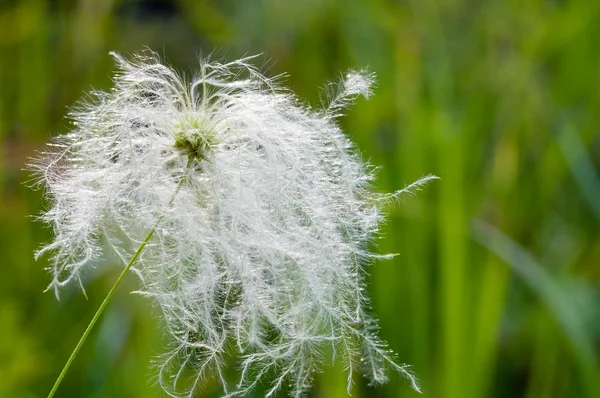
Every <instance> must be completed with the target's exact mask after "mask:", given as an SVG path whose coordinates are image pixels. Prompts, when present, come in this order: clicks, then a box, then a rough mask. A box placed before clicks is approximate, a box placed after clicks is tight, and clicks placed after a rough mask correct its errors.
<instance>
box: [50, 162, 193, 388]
mask: <svg viewBox="0 0 600 398" xmlns="http://www.w3.org/2000/svg"><path fill="white" fill-rule="evenodd" d="M191 163H192V159H191V158H190V159H189V160H188V163H187V166H186V168H185V170H188V168H189V166H190V164H191ZM184 180H185V175H184V176H183V178H182V179H181V181H180V182H179V184H178V185H177V188H176V189H175V192H174V193H173V196H172V197H171V200H169V204H168V205H171V204H172V203H173V200H175V196H177V194H178V193H179V190H180V189H181V186H182V185H183V182H184ZM162 219H163V216H160V217H159V218H158V219H157V220H156V223H155V224H154V226H153V227H152V229H151V230H150V232H148V234H147V235H146V237H145V238H144V240H143V242H142V243H141V244H140V247H138V249H137V250H136V251H135V253H134V255H133V257H131V260H129V263H128V264H127V266H126V267H125V268H124V269H123V272H121V275H119V277H118V278H117V280H116V281H115V283H114V284H113V286H112V287H111V289H110V291H109V292H108V294H107V295H106V297H105V298H104V301H102V304H100V307H99V308H98V310H97V311H96V313H95V314H94V317H93V318H92V320H91V321H90V323H89V324H88V326H87V328H86V329H85V332H83V335H81V338H80V339H79V342H78V343H77V345H76V346H75V348H74V349H73V352H72V353H71V356H70V357H69V359H68V360H67V363H66V364H65V366H64V367H63V369H62V371H61V372H60V374H59V375H58V378H57V379H56V382H54V386H53V387H52V390H50V393H49V394H48V398H52V397H53V396H54V394H55V393H56V390H57V389H58V386H60V383H61V382H62V380H63V379H64V377H65V375H66V374H67V371H68V370H69V368H70V367H71V364H72V363H73V361H74V360H75V357H76V356H77V353H78V352H79V350H80V349H81V347H82V346H83V343H85V340H86V339H87V337H88V336H89V334H90V332H91V331H92V329H93V328H94V325H95V324H96V322H97V321H98V319H99V318H100V316H101V315H102V313H103V312H104V310H105V309H106V306H107V305H108V302H109V301H110V299H111V298H112V296H113V295H114V294H115V291H116V290H117V287H119V285H120V284H121V281H122V280H123V278H124V277H125V274H127V271H129V269H130V268H131V266H132V265H133V264H134V263H135V261H136V260H137V259H138V257H139V256H140V254H142V250H144V248H145V247H146V245H147V244H148V242H149V241H150V238H152V235H154V231H156V227H157V226H158V224H159V223H160V222H161V221H162Z"/></svg>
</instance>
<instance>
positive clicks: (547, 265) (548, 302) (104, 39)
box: [0, 0, 600, 398]
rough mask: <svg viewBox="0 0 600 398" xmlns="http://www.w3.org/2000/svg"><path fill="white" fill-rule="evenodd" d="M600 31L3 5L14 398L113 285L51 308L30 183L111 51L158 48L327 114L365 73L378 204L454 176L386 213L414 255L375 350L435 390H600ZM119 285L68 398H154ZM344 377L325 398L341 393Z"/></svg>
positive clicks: (62, 356)
mask: <svg viewBox="0 0 600 398" xmlns="http://www.w3.org/2000/svg"><path fill="white" fill-rule="evenodd" d="M599 16H600V3H599V2H594V1H588V0H572V1H569V2H561V1H557V0H554V1H552V0H546V1H543V0H538V1H533V0H531V1H492V2H485V1H476V2H467V1H456V0H437V1H433V0H428V1H417V0H415V1H392V0H387V1H383V0H374V1H369V2H367V1H358V0H351V1H341V0H325V1H317V0H299V1H276V0H269V1H258V0H251V1H243V2H233V1H231V0H227V1H194V0H181V1H179V2H172V1H148V2H138V1H131V0H95V1H90V0H78V1H75V0H74V1H65V0H57V1H54V2H48V1H46V0H22V1H17V0H13V1H6V2H2V5H0V145H1V146H2V152H1V153H0V200H1V203H2V204H3V206H1V207H0V226H1V228H0V251H1V253H2V255H3V257H2V260H3V261H2V267H1V270H2V271H0V273H1V275H0V325H2V326H1V327H0V397H5V396H6V397H36V396H45V394H47V392H48V390H49V389H50V387H51V385H52V383H53V381H54V379H55V377H56V375H57V373H58V372H59V371H60V369H61V367H62V365H63V364H64V362H65V360H66V358H67V356H68V355H69V353H70V351H71V349H72V348H73V346H74V344H75V343H76V341H77V339H78V338H79V336H80V335H81V333H82V331H83V330H84V329H85V326H86V324H87V322H88V321H89V319H90V318H91V316H92V314H93V313H94V311H95V310H96V308H97V307H98V306H99V304H100V302H101V301H102V298H103V297H104V295H105V294H106V292H107V291H108V289H109V288H110V286H111V285H112V283H113V282H114V280H115V279H116V277H117V275H118V271H119V270H118V268H117V267H114V268H113V269H112V271H109V272H104V273H99V272H98V273H92V274H90V275H88V283H87V286H89V287H88V289H87V294H88V297H89V299H88V300H85V298H84V297H83V295H81V294H80V293H79V292H78V291H77V290H76V289H73V290H72V291H68V292H65V294H64V296H63V297H61V301H60V302H57V301H56V300H55V299H54V297H53V296H51V295H48V294H46V295H44V294H41V292H42V290H43V289H44V288H45V286H46V285H47V283H48V282H49V277H48V275H46V274H44V272H43V271H42V268H43V267H44V266H45V264H43V263H41V262H40V263H35V262H34V261H33V258H32V253H33V251H34V249H36V248H37V247H38V246H39V244H40V242H43V241H47V240H48V239H49V236H50V232H49V231H47V230H44V229H43V226H42V225H41V224H39V223H36V224H33V223H32V220H31V218H28V217H27V215H29V214H36V213H37V212H39V210H40V209H41V208H42V206H43V204H42V203H41V194H40V193H39V192H29V191H28V189H27V188H26V187H25V186H23V185H22V183H23V182H25V181H27V180H28V176H27V175H26V174H25V173H24V172H22V171H21V170H22V169H23V168H24V164H25V163H26V162H27V157H28V156H32V155H33V153H34V151H35V150H37V149H40V148H41V147H42V144H43V143H45V142H46V141H47V139H48V135H49V134H56V133H60V132H65V131H67V130H68V129H69V126H68V125H67V123H65V122H64V121H63V116H64V114H65V113H66V111H67V106H70V105H71V104H73V102H74V101H75V100H76V99H77V98H79V97H80V95H81V93H82V92H83V91H87V90H89V89H90V85H91V86H93V87H95V88H99V89H106V88H107V87H109V85H110V81H109V76H110V71H111V70H113V69H114V66H113V65H112V59H111V57H109V56H108V52H109V51H111V50H114V51H117V52H121V53H127V52H139V50H140V49H142V48H143V46H146V45H147V46H149V47H151V48H153V49H155V50H158V51H159V52H162V53H163V54H164V55H165V56H166V57H167V58H168V59H169V61H170V62H171V63H172V64H173V65H174V66H177V67H179V68H180V69H182V70H183V71H186V72H187V71H189V69H186V68H188V65H194V64H196V63H197V54H199V53H210V52H212V51H213V49H215V48H216V49H217V51H216V56H217V57H223V58H225V59H234V58H238V57H240V56H242V55H244V54H255V53H260V52H264V53H265V58H266V59H267V60H270V62H269V64H270V65H271V66H270V70H269V71H268V74H269V75H276V74H278V73H282V72H288V73H289V77H286V78H285V79H284V82H283V83H284V84H285V85H287V86H290V87H292V88H293V89H294V91H295V92H296V93H298V95H300V96H301V97H302V98H305V99H306V100H307V101H308V102H310V103H313V104H317V103H318V101H319V96H320V95H322V94H323V93H320V92H315V91H314V90H313V87H315V85H319V84H320V85H323V84H325V83H326V82H327V81H330V80H332V78H334V77H335V75H336V74H337V73H339V72H338V71H340V70H346V69H348V68H350V67H363V66H368V67H369V68H370V70H371V71H373V72H375V73H376V74H377V80H378V87H377V88H376V89H375V95H374V96H373V97H372V98H371V99H369V101H362V100H361V101H359V103H358V105H357V106H356V107H355V108H354V109H352V110H351V111H350V112H349V115H348V117H347V118H345V119H344V121H343V123H344V124H345V126H344V127H345V129H346V130H347V131H349V132H350V134H351V135H352V139H353V140H354V141H355V142H357V143H358V145H359V147H360V149H361V151H362V153H363V155H364V156H365V158H369V159H370V160H371V161H372V163H374V164H376V165H380V166H382V169H381V171H380V173H379V186H380V189H381V190H382V191H384V192H390V191H393V190H397V189H400V188H401V187H403V186H404V185H405V183H407V182H410V181H414V180H416V179H417V178H419V177H421V176H423V175H426V174H429V173H432V174H436V175H438V176H440V177H441V181H439V182H437V183H435V184H432V185H431V186H430V187H429V188H428V189H427V190H425V191H424V192H422V193H420V194H419V195H418V197H417V198H408V199H406V200H405V201H404V203H402V204H400V205H397V206H394V207H393V208H392V209H391V211H392V217H391V219H390V220H389V222H388V224H387V227H386V231H385V232H386V233H385V235H384V237H383V239H382V240H381V241H380V242H379V245H380V248H381V251H382V252H384V253H387V252H394V253H400V256H397V257H396V258H395V260H393V262H392V261H390V262H384V263H381V264H377V265H376V266H375V267H373V268H372V269H371V270H370V271H371V273H372V278H371V279H370V285H369V287H370V289H371V293H370V295H371V297H373V311H374V313H375V314H376V315H377V317H378V318H380V320H381V327H382V328H381V336H382V337H383V338H385V339H386V340H388V342H389V343H390V346H391V347H392V348H393V349H394V350H395V351H396V352H397V353H398V357H399V359H400V360H401V361H402V362H406V363H410V364H413V365H414V371H415V373H416V374H417V375H418V376H420V378H421V385H422V387H423V390H424V394H423V396H427V397H444V398H454V397H457V398H458V397H460V398H477V397H521V396H522V397H530V398H534V397H535V398H538V397H589V398H592V397H596V396H598V395H597V394H598V391H600V378H598V377H597V371H598V368H599V352H600V349H599V341H600V321H599V319H600V316H599V315H600V314H598V308H600V305H599V304H600V295H599V292H600V289H599V284H600V271H599V270H600V268H599V267H598V264H599V263H600V228H599V225H600V210H599V209H600V207H599V203H600V202H599V201H600V177H599V172H598V170H599V169H600V150H599V148H600V138H599V134H598V131H599V127H600V112H599V111H598V110H599V109H600V74H599V73H598V68H599V65H600V52H599V51H598V43H599V42H600V24H598V23H597V21H598V17H599ZM261 63H262V61H261V60H258V61H257V64H261ZM113 260H114V259H110V258H107V259H106V261H107V262H111V261H113ZM99 268H100V269H106V267H99ZM124 285H125V286H121V288H120V289H119V291H118V292H117V294H116V296H115V297H114V299H113V302H112V303H111V305H110V306H109V308H108V310H107V313H106V314H105V316H104V317H103V318H102V319H101V320H100V322H99V324H98V327H97V329H96V330H95V331H93V332H92V335H91V337H90V340H88V344H87V345H86V346H84V348H83V349H82V351H81V353H80V356H79V357H78V358H77V359H76V361H75V363H74V367H73V368H72V369H71V371H70V373H69V374H68V375H67V377H66V379H65V381H64V382H63V385H62V386H61V389H60V390H59V391H58V394H57V396H60V397H68V396H73V397H81V396H86V397H108V396H110V397H152V396H161V392H160V390H159V389H158V388H155V387H153V386H152V385H151V383H149V382H148V381H147V376H148V375H150V374H152V371H151V370H149V364H150V363H151V359H152V357H153V355H154V353H156V352H159V351H160V347H162V345H163V344H162V342H161V338H162V333H161V326H162V325H160V324H159V323H158V321H157V320H156V318H155V317H154V316H153V315H152V310H151V309H150V308H149V306H148V303H147V302H146V301H144V300H143V299H141V298H139V297H137V296H135V295H130V294H128V292H130V291H133V290H135V289H136V288H137V280H136V279H135V278H126V280H125V281H124ZM336 366H338V364H334V367H333V368H329V367H327V368H325V369H324V372H323V375H322V376H321V377H320V378H319V380H317V387H316V388H315V389H314V390H313V392H312V395H313V396H322V397H344V396H346V392H345V382H346V381H345V376H344V374H343V373H342V372H341V371H339V370H340V369H337V368H336ZM356 383H357V384H356V386H355V389H354V391H353V397H392V396H393V397H417V396H420V395H418V394H417V393H415V392H413V391H411V390H410V386H409V383H407V382H406V381H405V380H404V379H401V378H400V377H397V378H394V377H393V378H392V380H391V382H390V383H389V384H387V385H385V386H383V387H378V388H372V387H368V386H366V385H363V383H364V382H363V380H361V379H360V378H358V377H357V378H356ZM207 386H208V388H207V390H206V391H207V394H206V395H205V396H215V394H216V393H217V391H218V388H217V386H216V381H214V380H211V381H207ZM211 391H212V392H211ZM211 394H212V395H211ZM256 396H261V392H260V391H259V392H257V394H256Z"/></svg>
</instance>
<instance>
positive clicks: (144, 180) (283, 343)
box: [34, 54, 433, 396]
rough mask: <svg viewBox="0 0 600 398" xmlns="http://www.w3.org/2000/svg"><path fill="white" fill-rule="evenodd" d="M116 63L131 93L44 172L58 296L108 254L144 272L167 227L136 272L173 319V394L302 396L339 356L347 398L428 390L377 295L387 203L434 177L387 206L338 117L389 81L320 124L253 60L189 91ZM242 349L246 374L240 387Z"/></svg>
mask: <svg viewBox="0 0 600 398" xmlns="http://www.w3.org/2000/svg"><path fill="white" fill-rule="evenodd" d="M113 55H114V57H115V59H116V60H117V64H118V67H119V71H118V73H117V75H116V77H115V79H114V88H113V89H112V90H111V91H109V92H94V93H92V95H91V99H90V100H89V101H88V102H86V103H82V104H80V105H79V107H78V109H77V110H75V111H74V112H73V113H72V114H71V117H72V119H73V123H74V125H75V128H74V130H73V131H72V132H71V133H69V134H66V135H63V136H61V137H58V138H57V139H56V140H55V144H53V146H52V147H50V149H49V150H48V151H47V153H46V154H45V155H44V156H43V158H42V159H41V160H39V161H37V162H36V163H35V165H34V167H36V168H37V171H38V173H39V176H40V184H42V185H43V186H45V188H46V190H47V196H48V199H49V201H50V204H51V206H50V209H49V210H48V211H47V212H46V213H45V214H44V215H43V216H42V219H43V220H44V221H46V222H47V223H49V224H50V225H51V226H52V228H53V230H54V234H55V238H54V240H53V241H52V242H50V243H49V244H47V245H46V246H45V247H43V248H42V249H41V250H40V251H39V252H38V253H37V255H38V256H40V255H42V254H45V253H48V254H49V255H50V258H51V260H52V264H53V267H52V274H53V280H52V282H51V284H50V287H51V288H53V289H55V290H56V291H58V288H60V287H62V286H64V285H66V284H68V283H71V282H73V281H76V282H79V283H80V284H81V277H80V275H81V273H82V272H83V271H84V270H85V269H87V268H89V267H90V266H91V265H92V264H94V261H95V260H96V259H98V258H99V256H100V255H101V253H102V251H103V248H105V247H107V246H108V247H111V248H112V249H113V250H114V251H115V252H116V253H118V255H119V256H120V258H121V259H122V260H123V263H124V264H125V263H127V261H128V260H129V258H131V256H132V254H133V252H134V251H135V250H136V249H137V248H138V247H139V245H140V244H141V242H142V241H143V240H144V237H145V236H146V235H147V233H148V232H149V231H150V230H152V229H153V228H155V233H154V235H153V236H152V238H151V240H150V242H149V244H148V245H147V246H146V247H145V248H144V250H143V251H142V254H141V257H140V259H139V260H138V262H137V263H136V265H135V268H134V270H135V272H136V274H137V275H138V276H139V277H140V279H141V280H142V285H143V288H142V289H141V292H142V293H143V294H145V295H147V296H151V297H152V298H154V299H155V300H156V302H157V303H158V304H159V306H160V308H161V310H162V312H163V314H164V318H165V321H166V322H165V323H166V326H167V328H168V333H169V336H170V339H171V346H170V349H169V351H168V353H167V354H165V355H164V356H163V357H162V360H161V362H160V364H159V369H158V379H159V381H160V383H161V385H162V386H163V387H164V388H165V389H166V390H167V391H168V392H169V393H170V394H172V395H178V394H181V395H188V396H192V395H193V394H194V392H197V391H198V390H199V389H201V388H202V383H201V382H202V380H204V378H206V377H209V376H216V377H217V378H218V379H219V380H220V382H221V384H222V385H223V388H224V394H225V395H229V396H233V395H243V394H245V393H246V392H248V391H249V390H251V389H252V388H254V387H255V385H256V384H257V383H259V382H261V383H270V384H269V385H270V387H269V390H268V392H267V395H268V396H270V395H273V394H274V393H275V392H276V391H278V390H279V389H280V388H281V387H282V386H285V387H286V388H289V391H290V393H291V395H293V396H300V395H303V393H305V392H306V391H307V389H308V388H309V387H310V385H311V383H312V377H313V375H314V373H315V372H316V371H319V370H320V369H321V367H322V365H323V363H325V361H326V358H324V356H325V354H324V353H325V352H329V353H333V354H329V355H334V356H335V359H336V361H343V363H344V364H345V366H346V369H347V371H348V390H350V388H351V385H352V377H353V373H354V372H355V371H357V370H362V371H363V372H364V374H365V376H366V377H368V378H369V379H371V380H372V382H373V383H382V382H385V381H386V376H385V371H384V369H386V368H389V367H391V368H393V369H395V370H397V371H398V372H400V373H401V374H402V375H404V376H405V377H407V378H408V379H410V381H411V383H412V385H413V387H414V388H415V389H418V386H417V383H416V380H415V378H414V377H413V376H412V374H411V373H410V372H409V371H408V368H407V367H406V366H404V365H397V364H396V363H395V362H394V360H393V358H392V354H390V352H389V351H388V350H387V349H386V347H385V345H384V343H382V342H381V341H380V340H379V339H378V338H377V336H376V334H375V329H376V324H375V322H374V320H373V319H372V318H370V317H369V315H368V314H367V313H366V311H365V309H366V308H367V307H368V300H367V298H366V297H365V296H364V281H363V279H364V276H365V266H366V265H368V264H370V263H371V262H373V260H374V259H377V258H384V257H386V256H382V255H379V254H374V253H372V252H371V251H370V250H369V241H370V240H371V239H372V238H373V237H374V235H375V234H376V233H377V231H378V227H379V225H380V223H381V222H382V213H381V207H382V205H383V204H384V203H385V202H387V201H388V200H389V199H394V198H398V197H399V196H400V195H402V194H403V193H407V192H410V190H414V189H418V188H419V187H420V186H421V185H422V184H424V183H426V182H427V181H429V180H430V179H432V178H433V177H426V178H424V179H423V180H420V181H419V182H417V183H415V184H413V185H412V186H410V187H409V188H407V189H406V190H402V191H399V192H396V193H394V194H390V195H381V194H376V193H373V192H372V191H371V190H370V183H371V182H372V178H373V176H372V171H371V169H370V167H369V166H368V165H366V164H365V163H363V162H362V161H361V159H360V157H359V156H358V155H357V154H356V152H355V151H354V148H353V145H352V143H351V142H350V141H349V139H348V138H347V137H346V136H345V135H344V134H343V133H342V131H341V130H340V128H339V126H338V125H337V124H336V121H335V119H336V117H338V116H339V114H340V113H341V110H342V109H343V108H344V107H345V106H346V105H348V104H349V103H350V102H352V100H353V99H354V98H356V97H357V96H358V95H363V96H368V95H370V93H371V91H370V87H371V85H372V83H373V76H372V75H370V74H368V73H365V72H362V71H361V72H350V73H349V74H348V75H347V78H346V79H344V80H343V81H342V82H341V83H339V84H337V85H334V86H332V87H330V88H331V90H330V91H331V96H330V100H329V102H328V104H326V106H325V108H324V109H320V110H315V109H310V108H308V107H307V106H304V105H302V104H300V103H299V102H298V100H297V99H296V97H294V96H293V95H292V94H291V93H289V92H287V91H285V90H282V89H280V88H278V87H277V85H276V84H275V83H274V81H273V80H271V79H269V78H266V77H264V76H263V75H261V74H260V73H259V72H258V71H257V70H256V69H255V68H254V67H252V66H251V65H249V64H248V59H242V60H238V61H234V62H231V63H228V64H221V63H218V62H208V61H203V62H202V63H201V69H200V73H199V74H198V75H197V76H196V77H195V78H193V79H191V80H187V79H185V78H184V77H182V76H180V75H178V74H177V73H176V72H175V71H173V70H172V69H171V68H169V67H167V66H165V65H163V64H162V63H161V62H160V60H159V59H158V58H157V57H156V56H155V55H154V54H148V55H144V56H136V57H133V59H132V60H126V59H124V58H122V57H121V56H119V55H116V54H113ZM226 350H229V351H232V350H233V351H234V352H237V355H238V358H239V366H238V369H239V374H238V376H239V377H238V380H237V382H234V383H232V382H229V383H228V382H227V381H226V379H227V377H226V374H225V372H224V365H225V364H224V360H223V357H224V354H225V351H226ZM329 361H331V358H330V359H328V360H327V362H329ZM190 369H192V370H193V372H190V371H189V370H190ZM190 374H191V375H192V376H191V380H190ZM184 379H185V380H184Z"/></svg>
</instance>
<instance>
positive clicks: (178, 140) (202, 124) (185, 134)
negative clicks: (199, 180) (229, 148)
mask: <svg viewBox="0 0 600 398" xmlns="http://www.w3.org/2000/svg"><path fill="white" fill-rule="evenodd" d="M216 143H217V140H216V131H215V130H214V129H213V128H212V125H211V123H210V121H209V120H208V119H207V118H205V117H204V116H202V115H199V114H197V113H195V114H189V115H186V116H184V117H182V118H181V119H180V121H179V122H177V123H176V124H175V145H174V146H175V148H177V149H178V150H180V151H181V152H182V154H184V155H186V156H188V157H190V158H193V159H197V160H198V161H202V160H204V159H206V157H207V155H208V152H209V151H210V150H211V149H212V148H213V147H214V146H215V145H216Z"/></svg>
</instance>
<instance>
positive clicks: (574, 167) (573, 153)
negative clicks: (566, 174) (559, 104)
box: [556, 121, 600, 221]
mask: <svg viewBox="0 0 600 398" xmlns="http://www.w3.org/2000/svg"><path fill="white" fill-rule="evenodd" d="M556 141H557V143H558V146H559V148H560V150H561V152H562V153H563V155H564V157H565V160H566V161H567V164H568V166H569V168H570V169H571V173H573V177H574V178H575V181H576V182H577V185H579V189H581V192H582V193H583V196H584V197H585V199H586V201H587V203H588V204H589V206H590V208H591V209H592V211H593V212H594V216H596V219H598V221H600V177H599V176H598V173H597V171H596V170H595V167H594V163H593V162H592V160H591V159H590V157H589V156H588V153H587V150H586V148H585V145H584V144H583V142H582V141H581V138H580V137H579V134H578V133H577V130H576V129H575V127H574V126H573V124H572V123H571V122H570V121H566V122H564V123H562V125H561V126H560V129H559V131H558V134H557V137H556Z"/></svg>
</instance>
